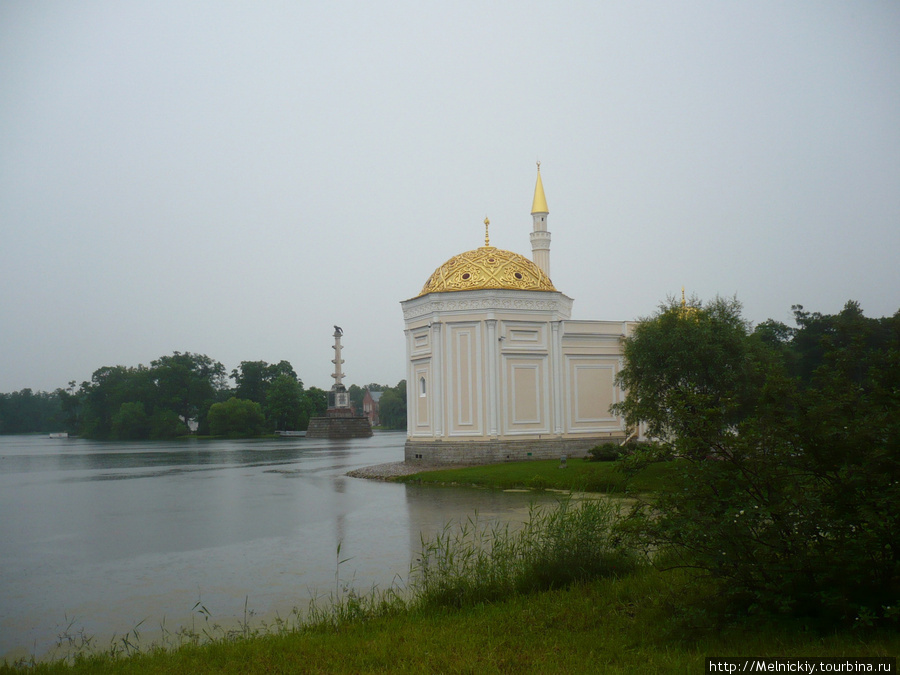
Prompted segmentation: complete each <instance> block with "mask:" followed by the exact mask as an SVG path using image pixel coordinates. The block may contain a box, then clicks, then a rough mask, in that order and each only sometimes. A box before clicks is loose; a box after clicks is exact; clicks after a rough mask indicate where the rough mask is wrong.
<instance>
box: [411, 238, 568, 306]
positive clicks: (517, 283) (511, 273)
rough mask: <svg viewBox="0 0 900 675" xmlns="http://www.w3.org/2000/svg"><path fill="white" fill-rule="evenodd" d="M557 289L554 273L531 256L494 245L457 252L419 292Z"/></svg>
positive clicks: (420, 294)
mask: <svg viewBox="0 0 900 675" xmlns="http://www.w3.org/2000/svg"><path fill="white" fill-rule="evenodd" d="M494 288H501V289H509V290H516V291H556V288H554V286H553V282H552V281H550V277H548V276H547V275H546V274H544V273H543V272H542V271H541V268H540V267H538V266H537V265H535V264H534V263H533V262H531V261H530V260H529V259H528V258H526V257H524V256H521V255H519V254H518V253H513V252H512V251H504V250H502V249H499V248H495V247H493V246H482V247H481V248H477V249H475V250H474V251H466V252H465V253H460V254H459V255H456V256H453V257H452V258H450V260H448V261H447V262H445V263H444V264H443V265H441V266H440V267H438V268H437V269H436V270H435V271H434V274H432V275H431V278H429V279H428V281H427V282H426V283H425V286H423V287H422V292H421V293H419V296H422V295H426V294H428V293H447V292H450V291H477V290H482V289H494Z"/></svg>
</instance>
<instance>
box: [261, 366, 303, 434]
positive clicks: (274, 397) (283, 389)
mask: <svg viewBox="0 0 900 675" xmlns="http://www.w3.org/2000/svg"><path fill="white" fill-rule="evenodd" d="M303 410H304V408H303V383H302V382H300V381H299V380H297V378H296V377H294V376H293V375H290V374H288V373H283V374H281V375H279V376H278V377H276V378H275V379H274V380H272V382H271V384H269V387H268V389H267V392H266V405H265V412H266V419H267V420H268V421H269V425H270V427H271V428H273V429H277V430H279V431H295V430H297V429H299V428H300V425H301V424H302V421H303V420H302V419H301V418H302V414H303ZM306 425H307V426H309V417H308V416H307V417H306Z"/></svg>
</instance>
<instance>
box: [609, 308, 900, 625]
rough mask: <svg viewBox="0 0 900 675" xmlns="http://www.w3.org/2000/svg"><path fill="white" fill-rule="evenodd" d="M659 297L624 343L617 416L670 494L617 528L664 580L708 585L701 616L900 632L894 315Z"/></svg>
mask: <svg viewBox="0 0 900 675" xmlns="http://www.w3.org/2000/svg"><path fill="white" fill-rule="evenodd" d="M793 313H794V321H795V323H796V327H791V326H788V325H785V324H783V323H781V322H777V321H771V320H770V321H766V322H764V323H761V324H759V325H758V326H756V327H755V328H754V327H751V326H750V324H749V323H748V322H746V321H745V320H744V319H743V318H742V317H741V306H740V303H739V302H738V301H737V300H736V299H735V300H725V299H721V298H717V299H715V300H714V301H712V302H710V303H708V304H706V305H703V304H702V303H700V302H698V301H696V300H694V301H693V302H691V303H690V304H689V305H684V306H683V305H681V304H680V303H678V302H676V301H674V300H670V301H669V302H668V303H667V304H664V305H663V306H661V307H660V309H659V311H658V312H657V313H656V314H655V315H654V316H652V317H650V318H648V319H645V320H643V321H642V322H641V323H640V324H639V325H638V326H637V327H636V329H635V331H634V333H633V335H632V336H631V337H629V338H628V339H627V340H626V343H625V367H624V369H623V370H622V371H621V373H620V375H619V378H618V382H619V384H620V385H622V386H623V387H625V389H626V391H627V396H626V399H625V400H624V401H623V402H622V403H619V404H616V405H614V406H613V411H614V412H615V413H618V414H621V415H624V417H625V420H626V422H627V423H628V424H629V425H630V426H631V427H632V428H635V429H637V428H638V427H641V428H643V429H644V431H645V432H646V434H647V435H649V436H650V437H652V438H655V439H656V442H655V443H653V444H651V445H649V446H647V447H645V448H643V449H639V450H637V451H635V452H634V454H632V455H631V456H630V457H629V458H628V459H626V460H625V465H626V466H628V467H629V470H630V471H632V472H635V473H637V472H640V471H643V470H644V469H645V468H647V467H648V466H649V465H651V464H653V463H655V462H659V461H673V462H674V464H673V468H674V469H676V470H675V471H673V472H672V479H671V480H672V482H671V485H669V486H668V488H667V489H666V490H664V491H662V492H661V493H660V494H659V495H657V496H656V497H655V498H654V499H653V500H652V502H651V501H642V502H640V503H638V505H637V506H636V507H635V508H634V510H633V512H632V513H631V515H630V517H629V518H628V520H627V521H626V528H627V529H628V530H629V531H630V533H631V534H632V535H633V536H634V538H635V540H636V541H637V542H638V544H639V545H640V546H641V547H642V548H643V549H644V550H646V551H647V554H648V556H649V557H650V558H651V559H652V561H653V562H654V564H656V565H658V566H660V567H663V568H674V567H685V568H692V569H696V570H699V571H700V572H702V574H703V575H704V576H706V577H711V578H712V579H713V580H714V581H715V582H716V584H717V585H716V589H717V595H716V597H715V598H711V599H708V602H707V604H706V608H707V609H708V610H710V611H711V610H712V608H713V607H721V608H722V610H723V611H725V612H729V613H733V615H738V616H745V615H746V614H747V613H754V612H774V613H776V614H787V615H791V616H795V617H804V618H805V619H808V620H812V621H814V622H818V624H819V625H820V626H830V625H833V624H835V623H852V624H854V625H858V626H864V625H872V624H876V623H884V622H891V623H896V622H898V620H900V608H898V604H900V536H898V533H900V509H898V508H897V504H900V312H897V313H896V314H894V315H893V316H892V317H884V318H869V317H866V316H864V314H863V312H862V310H861V308H860V307H859V305H858V304H857V303H855V302H848V303H847V304H846V305H845V306H844V308H843V310H842V311H841V312H839V313H838V314H834V315H824V314H820V313H818V312H808V311H806V310H805V309H804V308H803V307H802V306H800V305H795V306H794V307H793Z"/></svg>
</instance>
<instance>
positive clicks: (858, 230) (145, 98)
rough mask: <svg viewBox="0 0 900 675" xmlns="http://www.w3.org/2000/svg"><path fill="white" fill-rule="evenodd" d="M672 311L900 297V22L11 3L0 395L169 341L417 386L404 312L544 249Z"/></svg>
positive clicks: (887, 11) (312, 372)
mask: <svg viewBox="0 0 900 675" xmlns="http://www.w3.org/2000/svg"><path fill="white" fill-rule="evenodd" d="M537 159H540V160H541V174H542V176H543V183H544V188H545V191H546V195H547V202H548V204H549V208H550V216H549V218H548V225H549V230H550V231H551V232H552V236H553V241H552V245H551V251H550V261H551V267H552V269H551V272H552V274H551V276H552V279H553V282H554V284H555V285H556V287H557V288H558V289H559V290H560V291H562V292H563V293H565V294H566V295H569V296H570V297H573V298H574V299H575V306H574V311H573V318H576V319H614V320H620V319H635V318H638V317H642V316H647V315H649V314H651V313H652V312H653V311H654V310H655V308H656V307H657V305H658V303H659V302H660V301H662V300H664V299H665V298H666V296H667V295H680V292H681V287H682V286H685V287H686V288H687V291H688V293H689V294H690V293H695V294H697V295H698V296H699V297H700V298H702V299H709V298H712V297H713V296H715V295H716V294H720V295H725V296H732V295H737V297H738V299H739V300H741V301H742V302H743V303H744V311H745V316H746V317H747V318H748V319H750V320H752V321H754V322H759V321H763V320H765V319H767V318H775V319H778V320H782V321H785V322H790V319H791V312H790V307H791V305H792V304H797V303H799V304H803V305H804V306H805V307H806V308H807V309H808V310H812V311H821V312H825V313H832V312H837V311H839V310H840V308H841V307H842V306H843V304H844V303H845V302H846V301H847V300H849V299H853V300H857V301H859V302H860V303H861V305H862V307H863V310H864V311H865V312H866V314H867V315H869V316H884V315H891V314H893V313H894V312H896V311H897V310H898V309H900V264H898V258H900V3H898V2H896V1H894V0H891V1H888V0H884V1H877V0H872V1H866V2H861V1H856V0H853V1H848V2H828V1H817V2H783V1H781V0H778V1H774V2H768V1H765V0H763V1H760V0H753V1H747V2H720V1H718V0H716V1H710V2H696V1H688V2H669V1H668V0H665V1H660V2H631V1H628V2H624V1H623V2H600V1H597V0H590V1H585V2H547V1H546V0H544V1H543V2H539V3H538V2H531V1H529V0H524V1H523V0H515V1H512V2H484V1H483V0H479V1H477V2H475V1H469V0H461V1H456V2H452V3H450V2H446V3H431V2H421V0H414V1H412V0H410V1H406V0H391V2H373V1H371V0H369V1H366V2H344V1H340V0H338V1H333V0H332V1H330V2H297V1H295V2H265V1H262V2H258V1H257V2H239V3H234V2H209V3H200V2H185V1H183V0H179V1H177V2H166V1H154V2H128V3H122V2H68V1H60V2H40V1H38V2H35V1H31V0H28V1H25V0H5V1H4V2H2V3H0V392H9V391H14V390H19V389H22V388H25V387H31V388H32V389H35V390H47V391H50V390H53V389H55V388H57V387H65V386H66V384H67V383H68V382H69V381H70V380H75V381H77V382H78V383H81V382H82V381H84V380H89V379H90V377H91V374H92V372H93V371H94V370H96V369H97V368H99V367H101V366H106V365H126V366H136V365H137V364H139V363H143V364H145V365H146V364H149V362H150V361H151V360H153V359H155V358H158V357H159V356H162V355H165V354H170V353H172V352H173V351H176V350H177V351H182V352H183V351H190V352H199V353H203V354H207V355H208V356H210V357H212V358H214V359H216V360H219V361H221V362H222V363H223V364H224V365H225V367H226V368H227V369H228V370H229V371H230V370H231V369H232V368H235V367H237V366H238V364H239V363H240V362H241V361H242V360H264V361H268V362H277V361H279V360H281V359H287V360H288V361H290V362H291V363H292V364H293V365H294V367H295V369H296V370H297V372H298V374H299V375H300V377H301V378H302V379H303V381H304V383H305V384H306V385H307V386H310V385H314V386H318V387H321V388H324V389H327V388H329V387H330V386H331V383H332V380H331V378H330V377H329V375H330V373H331V372H332V370H331V363H330V359H331V358H332V353H333V352H332V350H331V346H330V345H331V344H332V338H331V333H332V332H333V328H332V326H333V325H334V324H338V325H341V326H342V327H343V328H344V332H345V337H344V345H345V349H344V358H345V360H346V364H345V370H346V373H347V380H346V381H347V382H348V383H356V384H360V385H363V384H366V383H368V382H373V381H374V382H381V383H386V384H392V385H393V384H395V383H396V382H397V381H398V380H400V379H401V378H403V377H404V376H405V368H404V361H405V343H404V337H403V319H402V313H401V310H400V306H399V304H398V303H399V301H401V300H404V299H406V298H410V297H413V296H415V295H417V294H418V293H419V291H420V290H421V288H422V285H423V284H424V283H425V281H426V280H427V278H428V277H429V275H430V274H431V272H432V271H433V270H434V269H435V268H436V267H438V266H439V265H440V264H442V263H443V262H444V261H445V260H447V259H448V258H450V257H451V256H453V255H455V254H457V253H461V252H463V251H466V250H470V249H473V248H477V247H478V246H480V245H481V244H482V243H483V236H484V226H483V224H482V221H483V219H484V217H485V216H486V215H487V216H489V217H490V219H491V243H492V244H494V245H496V246H498V247H500V248H504V249H508V250H512V251H516V252H518V253H521V254H523V255H526V256H528V257H531V247H530V243H529V238H528V234H529V232H530V231H531V216H530V213H529V212H530V209H531V200H532V196H533V190H534V182H535V160H537Z"/></svg>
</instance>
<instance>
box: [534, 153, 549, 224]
mask: <svg viewBox="0 0 900 675" xmlns="http://www.w3.org/2000/svg"><path fill="white" fill-rule="evenodd" d="M537 174H538V175H537V183H535V186H534V201H533V202H532V204H531V213H532V214H535V213H550V209H548V208H547V198H546V197H545V196H544V184H543V183H542V182H541V163H540V162H538V163H537Z"/></svg>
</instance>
